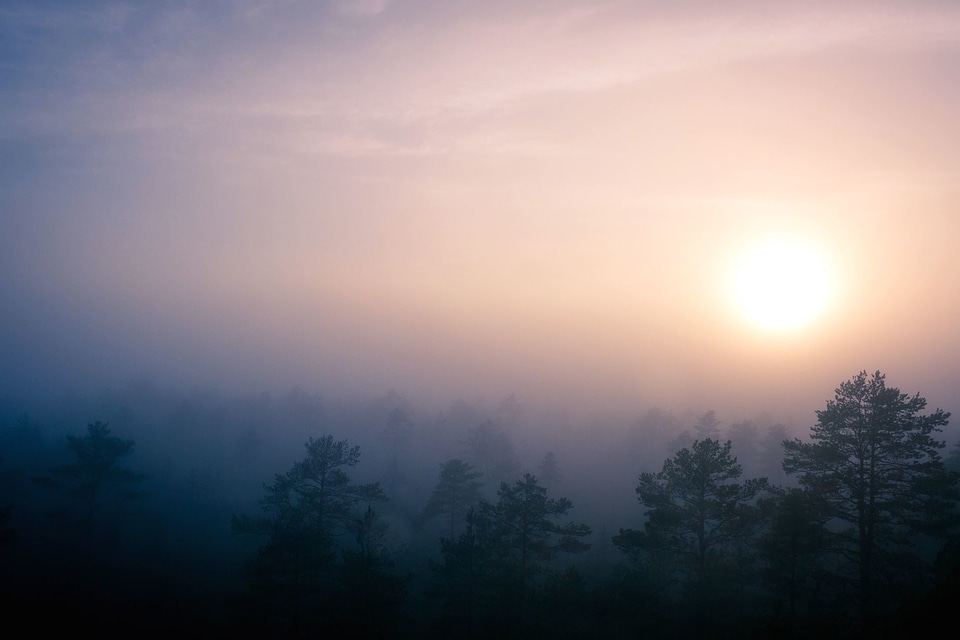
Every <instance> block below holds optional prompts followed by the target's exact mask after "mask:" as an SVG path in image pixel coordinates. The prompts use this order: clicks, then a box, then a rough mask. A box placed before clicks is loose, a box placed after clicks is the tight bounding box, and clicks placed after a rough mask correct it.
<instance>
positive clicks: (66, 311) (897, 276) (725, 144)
mask: <svg viewBox="0 0 960 640" xmlns="http://www.w3.org/2000/svg"><path fill="white" fill-rule="evenodd" d="M957 69H960V5H958V4H957V3H954V2H911V3H906V2H875V1H874V2H833V1H830V2H826V1H824V2H815V1H811V2H803V3H795V2H724V3H716V2H665V1H663V2H653V1H651V2H643V1H637V2H619V1H611V2H570V1H567V0H551V1H550V2H545V1H534V0H511V1H509V2H502V1H500V0H490V1H487V2H482V3H481V2H465V1H461V0H446V1H443V2H440V1H427V0H392V1H391V0H340V1H330V2H306V1H300V2H298V1H295V0H276V1H254V0H238V1H237V2H178V1H169V2H160V3H156V2H95V1H91V2H84V3H75V2H54V1H51V2H18V1H17V0H7V1H5V2H4V3H2V5H0V389H3V391H2V392H0V393H5V394H14V395H17V394H25V395H31V394H32V395H37V394H56V393H73V392H81V393H85V392H94V391H96V390H97V389H99V388H102V387H104V386H111V385H122V384H125V383H126V382H128V381H130V380H135V379H140V378H150V379H152V380H155V381H157V382H159V383H161V384H168V385H179V386H186V387H191V386H217V387H221V388H226V389H230V390H241V391H256V390H259V389H266V390H283V389H288V388H291V387H301V388H305V389H309V390H315V391H318V392H320V393H321V394H328V395H351V394H357V395H363V394H382V393H384V392H386V391H388V390H396V391H398V392H400V393H403V394H405V395H407V396H409V397H411V398H413V399H421V400H423V401H425V402H433V403H443V402H447V401H451V400H455V399H457V398H460V397H466V398H473V397H490V398H498V397H504V396H506V395H507V394H511V393H514V394H516V395H517V397H518V398H519V399H520V400H521V401H525V402H529V403H531V404H533V405H537V406H544V407H548V406H562V407H571V408H577V407H579V408H586V409H605V408H606V409H610V410H615V411H636V410H640V409H642V408H644V407H649V406H653V405H656V406H662V407H672V406H684V407H693V408H703V409H709V408H715V409H717V410H718V412H724V411H726V412H728V414H729V415H731V418H732V417H733V415H734V414H735V413H737V412H740V413H749V412H762V411H769V412H774V413H777V412H792V411H797V412H801V415H802V416H807V417H808V419H812V416H813V411H814V410H815V409H818V408H821V407H822V406H823V405H824V403H825V401H826V400H827V399H828V398H830V397H832V395H833V390H834V389H835V388H836V387H837V386H838V385H839V384H840V382H842V381H844V380H846V379H849V378H850V377H852V376H853V375H854V374H856V373H857V372H859V371H860V370H864V369H865V370H868V371H874V370H877V369H879V370H882V371H883V372H884V373H886V374H887V376H888V384H891V385H893V386H898V387H900V388H901V389H902V390H904V391H905V392H909V393H911V394H912V393H916V392H921V393H922V395H924V396H925V397H927V398H928V400H930V402H931V405H936V406H939V407H941V408H943V409H945V410H954V411H956V410H960V402H958V400H960V393H957V390H958V389H960V386H958V384H960V340H958V339H957V337H956V331H957V329H956V328H957V327H958V326H960V323H958V321H960V261H958V260H957V258H956V253H957V246H956V245H957V240H958V238H960V208H958V202H960V154H958V153H957V150H958V149H960V119H958V118H957V117H956V114H957V113H960V82H958V81H957ZM784 241H786V242H789V243H797V244H799V245H802V246H804V247H806V248H807V249H809V250H810V251H811V252H813V253H814V254H815V255H816V256H817V259H818V260H819V261H820V264H821V265H822V268H823V270H824V273H825V274H826V276H825V277H826V278H827V281H828V282H827V284H825V285H824V287H825V288H827V289H829V291H828V293H829V295H828V296H827V297H826V300H827V301H826V302H825V303H824V308H823V310H822V312H820V313H819V314H817V315H816V316H815V317H814V318H813V319H811V320H809V321H808V322H806V323H804V324H803V325H802V326H800V327H795V328H793V329H791V330H789V331H773V330H769V329H766V328H763V327H758V326H756V325H755V324H753V323H751V322H750V319H749V318H747V317H745V316H744V314H743V312H742V311H741V310H740V309H739V308H738V307H737V305H736V303H735V301H734V296H733V294H732V293H731V290H732V287H731V279H732V278H733V277H734V276H732V275H731V273H732V272H733V271H734V270H735V265H737V264H740V263H742V262H743V261H744V256H746V255H748V254H749V253H750V252H751V251H752V250H754V249H755V248H756V247H763V246H770V245H769V243H771V242H784ZM790 288H791V287H787V289H790ZM931 408H932V407H931ZM731 421H732V420H731Z"/></svg>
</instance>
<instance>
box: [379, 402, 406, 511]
mask: <svg viewBox="0 0 960 640" xmlns="http://www.w3.org/2000/svg"><path fill="white" fill-rule="evenodd" d="M411 433H413V420H412V419H411V418H410V414H409V413H408V412H407V411H405V410H404V409H402V408H401V407H399V406H397V407H394V408H393V409H391V410H390V412H389V413H388V414H387V420H386V425H385V426H384V428H383V431H382V432H381V434H380V436H381V439H382V440H383V441H384V443H385V444H386V445H387V452H388V455H389V456H390V457H389V462H388V465H387V470H386V473H385V474H384V479H385V480H386V482H387V483H388V488H389V489H390V493H391V495H395V494H396V489H397V483H398V482H400V481H401V480H402V473H401V470H400V450H401V448H402V447H403V445H404V443H405V442H406V441H407V440H408V439H409V438H410V434H411Z"/></svg>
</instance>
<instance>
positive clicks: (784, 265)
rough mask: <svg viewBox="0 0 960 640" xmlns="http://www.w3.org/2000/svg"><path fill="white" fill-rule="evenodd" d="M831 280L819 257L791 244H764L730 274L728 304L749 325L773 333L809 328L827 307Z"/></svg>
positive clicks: (806, 249)
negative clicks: (730, 297)
mask: <svg viewBox="0 0 960 640" xmlns="http://www.w3.org/2000/svg"><path fill="white" fill-rule="evenodd" d="M831 285H832V281H831V277H830V273H829V270H828V268H827V264H826V261H825V260H824V258H823V257H822V256H821V255H820V254H819V253H818V252H817V251H815V250H814V249H813V248H812V247H810V246H807V245H805V244H803V243H801V242H799V241H795V240H768V241H766V242H764V243H762V244H759V245H757V246H755V247H754V248H753V249H751V250H749V251H747V252H746V253H745V254H744V255H743V256H742V257H741V259H740V260H739V261H738V262H737V263H736V265H735V267H734V270H733V299H734V303H735V306H736V307H737V309H738V310H739V312H740V314H741V315H742V316H743V317H744V318H745V319H746V320H747V321H748V322H750V323H751V324H752V325H753V326H755V327H757V328H760V329H763V330H767V331H775V332H789V331H795V330H798V329H800V328H802V327H805V326H807V325H809V324H810V323H811V322H812V321H813V320H815V319H816V318H817V317H818V316H820V315H821V314H822V313H823V312H824V311H825V310H826V308H827V305H828V303H829V300H830V296H831V291H832V286H831Z"/></svg>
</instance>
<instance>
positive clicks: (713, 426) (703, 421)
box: [695, 410, 720, 440]
mask: <svg viewBox="0 0 960 640" xmlns="http://www.w3.org/2000/svg"><path fill="white" fill-rule="evenodd" d="M695 429H696V431H697V438H698V439H699V440H709V439H711V438H712V439H718V438H719V437H720V420H719V419H718V418H717V412H716V411H713V410H710V411H707V412H706V413H704V414H703V415H702V416H700V417H699V418H697V424H696V427H695Z"/></svg>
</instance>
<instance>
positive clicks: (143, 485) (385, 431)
mask: <svg viewBox="0 0 960 640" xmlns="http://www.w3.org/2000/svg"><path fill="white" fill-rule="evenodd" d="M824 397H825V402H824V404H823V406H821V407H811V408H810V421H809V424H805V425H784V424H780V423H776V422H771V421H769V420H768V419H767V418H765V417H763V416H760V417H751V418H741V417H736V416H722V415H719V414H718V413H717V412H715V411H705V412H680V411H669V410H664V409H659V408H656V407H651V408H649V409H648V410H646V411H645V412H644V413H642V414H640V415H637V416H633V417H630V418H627V419H623V418H615V417H611V416H603V415H597V416H595V417H593V418H592V419H589V420H586V421H585V420H580V419H577V420H573V419H570V418H569V417H566V416H565V415H560V414H542V413H541V414H535V413H533V412H531V411H529V410H528V409H527V408H526V407H525V406H524V405H523V404H522V403H521V402H520V401H519V400H517V398H515V397H513V396H510V397H508V398H505V399H503V400H501V401H496V402H489V401H486V400H482V399H481V400H475V401H467V400H460V401H458V402H455V403H453V404H451V405H450V406H449V407H447V408H446V409H444V410H442V411H435V412H430V411H426V410H423V409H421V408H418V407H416V406H414V405H413V403H411V402H410V401H408V400H407V399H406V398H405V397H404V396H403V395H402V394H399V393H395V392H391V393H388V394H386V395H384V396H382V397H376V398H365V399H364V398H340V399H327V398H324V397H322V396H320V395H318V394H315V393H309V392H306V391H303V390H293V391H290V392H288V393H286V394H282V395H272V394H268V393H261V394H259V395H255V394H254V395H227V394H224V393H219V392H215V391H192V392H180V391H172V390H167V389H163V388H160V387H158V386H156V385H155V384H153V383H151V382H148V381H140V382H136V383H131V384H129V385H127V386H126V387H124V388H122V389H118V390H113V391H109V392H104V393H102V394H101V395H99V396H97V397H93V398H83V397H79V396H71V397H63V398H59V399H56V400H46V401H43V402H41V401H38V400H23V399H16V398H4V399H2V400H0V568H2V570H0V581H2V589H3V591H2V602H3V611H4V623H5V626H6V627H7V628H8V629H9V628H19V625H21V624H29V628H31V629H33V630H34V631H35V632H40V631H45V630H53V629H62V628H64V625H65V624H66V625H68V626H69V628H71V629H73V630H76V631H96V632H97V633H100V634H103V635H107V636H112V635H124V636H129V635H138V634H142V633H147V632H150V633H157V632H164V633H175V632H179V633H189V634H191V635H197V636H199V635H200V634H207V635H211V636H224V637H226V636H229V637H299V636H318V635H322V636H326V637H351V638H360V637H366V638H687V637H689V638H744V637H754V638H812V637H820V638H823V637H831V638H832V637H836V638H861V637H869V638H883V637H890V638H896V637H903V636H905V635H906V634H908V633H909V634H910V635H911V636H915V635H917V634H921V633H925V632H930V633H933V632H934V630H938V632H939V629H940V625H941V624H943V621H944V620H948V616H949V614H948V611H949V609H948V606H949V604H950V603H953V602H956V599H957V597H958V596H960V487H958V477H960V474H958V472H960V443H958V442H956V440H957V438H956V432H955V431H951V430H950V424H949V420H950V414H949V413H948V412H946V411H944V410H940V409H930V408H928V407H927V403H926V400H925V399H924V398H923V397H922V396H921V395H920V394H919V393H915V394H910V393H906V392H902V391H901V390H900V389H899V388H896V387H893V386H889V385H888V384H887V382H886V377H885V375H884V374H882V373H880V372H875V373H868V372H866V371H862V372H860V373H858V374H856V375H854V376H852V377H851V378H850V379H848V380H846V381H844V382H841V383H840V384H839V386H838V387H837V388H836V389H835V390H833V392H832V393H831V392H830V390H824Z"/></svg>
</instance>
